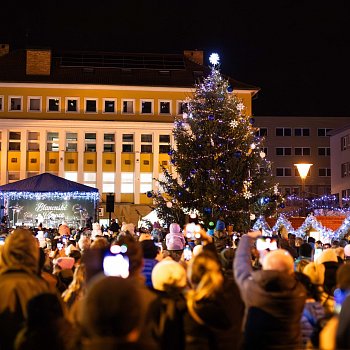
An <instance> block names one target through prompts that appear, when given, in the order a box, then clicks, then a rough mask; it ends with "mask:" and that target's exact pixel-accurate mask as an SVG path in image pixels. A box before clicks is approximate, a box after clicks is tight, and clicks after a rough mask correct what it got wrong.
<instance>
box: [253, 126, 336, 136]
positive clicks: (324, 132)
mask: <svg viewBox="0 0 350 350" xmlns="http://www.w3.org/2000/svg"><path fill="white" fill-rule="evenodd" d="M293 130H294V133H293ZM331 130H332V129H328V128H317V136H328V132H329V131H331ZM256 135H257V136H261V137H263V136H268V128H260V129H259V130H258V131H257V132H256ZM275 136H310V129H309V128H294V129H292V128H275Z"/></svg>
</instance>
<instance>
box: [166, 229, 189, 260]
mask: <svg viewBox="0 0 350 350" xmlns="http://www.w3.org/2000/svg"><path fill="white" fill-rule="evenodd" d="M165 244H166V248H167V250H168V251H169V252H171V253H170V254H171V256H172V257H173V258H174V259H175V260H177V261H178V260H179V259H180V257H181V254H182V252H183V250H184V247H185V244H186V241H185V237H184V235H183V234H182V232H181V228H180V225H179V224H177V223H172V224H171V225H170V226H169V233H168V234H167V235H166V236H165Z"/></svg>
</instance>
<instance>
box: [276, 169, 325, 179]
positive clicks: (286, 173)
mask: <svg viewBox="0 0 350 350" xmlns="http://www.w3.org/2000/svg"><path fill="white" fill-rule="evenodd" d="M292 173H293V168H276V176H298V177H299V172H298V169H296V168H294V174H293V175H292ZM307 176H311V174H310V170H309V172H308V174H307ZM318 176H320V177H325V176H331V169H330V168H319V169H318Z"/></svg>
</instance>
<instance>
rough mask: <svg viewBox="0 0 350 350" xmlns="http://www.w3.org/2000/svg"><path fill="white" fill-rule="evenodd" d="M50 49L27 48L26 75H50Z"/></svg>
mask: <svg viewBox="0 0 350 350" xmlns="http://www.w3.org/2000/svg"><path fill="white" fill-rule="evenodd" d="M50 71H51V50H40V49H38V50H36V49H27V63H26V74H27V75H50Z"/></svg>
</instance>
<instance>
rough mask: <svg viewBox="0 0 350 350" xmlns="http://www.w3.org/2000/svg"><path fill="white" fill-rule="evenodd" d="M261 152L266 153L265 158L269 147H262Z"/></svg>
mask: <svg viewBox="0 0 350 350" xmlns="http://www.w3.org/2000/svg"><path fill="white" fill-rule="evenodd" d="M261 151H262V152H264V153H265V157H266V156H267V154H268V153H267V147H262V148H261Z"/></svg>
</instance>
